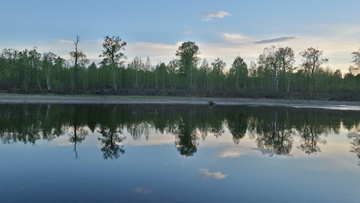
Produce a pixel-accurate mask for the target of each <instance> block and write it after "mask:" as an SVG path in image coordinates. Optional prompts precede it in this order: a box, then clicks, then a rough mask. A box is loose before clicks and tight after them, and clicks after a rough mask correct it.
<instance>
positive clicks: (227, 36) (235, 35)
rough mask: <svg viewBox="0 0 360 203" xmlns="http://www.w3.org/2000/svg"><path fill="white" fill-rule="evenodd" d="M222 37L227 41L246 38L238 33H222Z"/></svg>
mask: <svg viewBox="0 0 360 203" xmlns="http://www.w3.org/2000/svg"><path fill="white" fill-rule="evenodd" d="M222 36H223V37H224V38H225V39H226V40H238V39H244V38H245V37H244V36H242V35H241V34H238V33H233V34H230V33H222Z"/></svg>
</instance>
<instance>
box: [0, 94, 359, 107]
mask: <svg viewBox="0 0 360 203" xmlns="http://www.w3.org/2000/svg"><path fill="white" fill-rule="evenodd" d="M208 101H213V102H215V103H216V104H217V105H251V106H254V105H261V106H289V107H299V108H326V109H339V110H356V111H360V102H350V101H317V100H282V99H247V98H204V97H161V96H97V95H80V96H73V95H68V96H62V95H18V94H0V103H42V104H194V105H207V103H208Z"/></svg>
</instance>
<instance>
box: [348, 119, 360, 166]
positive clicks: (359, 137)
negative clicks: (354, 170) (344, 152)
mask: <svg viewBox="0 0 360 203" xmlns="http://www.w3.org/2000/svg"><path fill="white" fill-rule="evenodd" d="M348 129H349V130H350V132H349V133H348V138H349V139H352V141H351V142H350V152H352V153H355V154H356V155H357V157H358V158H359V159H360V125H359V124H356V125H354V126H353V127H351V128H348ZM359 166H360V162H359Z"/></svg>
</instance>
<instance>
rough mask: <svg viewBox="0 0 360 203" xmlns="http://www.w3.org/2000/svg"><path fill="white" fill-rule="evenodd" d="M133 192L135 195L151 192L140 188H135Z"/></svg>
mask: <svg viewBox="0 0 360 203" xmlns="http://www.w3.org/2000/svg"><path fill="white" fill-rule="evenodd" d="M134 191H135V192H137V193H140V194H148V193H150V192H151V190H148V189H145V188H141V187H137V188H135V189H134Z"/></svg>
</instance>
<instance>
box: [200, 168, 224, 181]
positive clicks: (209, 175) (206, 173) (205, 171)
mask: <svg viewBox="0 0 360 203" xmlns="http://www.w3.org/2000/svg"><path fill="white" fill-rule="evenodd" d="M200 171H201V172H202V173H203V175H204V177H207V178H215V179H223V178H225V177H226V176H229V175H228V174H222V173H221V172H213V173H210V172H209V170H208V169H205V168H203V169H200Z"/></svg>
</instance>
